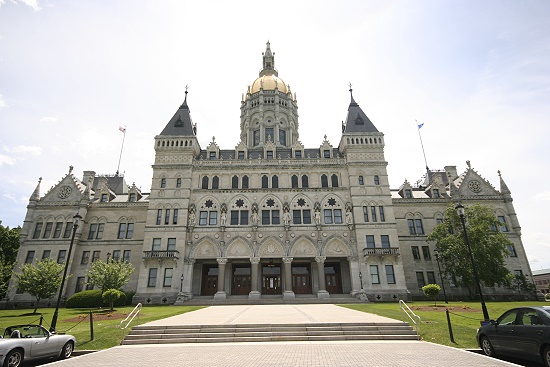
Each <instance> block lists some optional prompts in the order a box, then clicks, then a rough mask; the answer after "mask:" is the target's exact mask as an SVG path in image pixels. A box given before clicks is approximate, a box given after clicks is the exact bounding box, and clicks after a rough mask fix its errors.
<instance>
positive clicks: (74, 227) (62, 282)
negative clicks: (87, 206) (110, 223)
mask: <svg viewBox="0 0 550 367" xmlns="http://www.w3.org/2000/svg"><path fill="white" fill-rule="evenodd" d="M73 218H74V222H73V234H72V236H71V244H70V245H69V253H68V255H67V261H65V270H63V278H62V279H61V286H60V287H59V295H58V296H57V304H56V305H55V311H54V313H53V317H52V324H51V325H50V331H51V332H55V326H56V325H57V316H58V314H59V304H60V303H61V295H62V294H63V287H64V286H65V279H66V278H67V270H69V260H70V259H71V252H72V251H73V244H74V237H75V235H76V229H77V228H78V221H79V220H80V219H82V216H81V215H80V214H78V212H77V213H76V215H75V216H74V217H73Z"/></svg>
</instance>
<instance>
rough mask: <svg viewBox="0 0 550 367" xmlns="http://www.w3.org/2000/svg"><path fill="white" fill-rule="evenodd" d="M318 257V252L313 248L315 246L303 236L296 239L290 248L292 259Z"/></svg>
mask: <svg viewBox="0 0 550 367" xmlns="http://www.w3.org/2000/svg"><path fill="white" fill-rule="evenodd" d="M318 255H319V251H318V250H317V248H316V247H315V244H314V243H313V242H312V241H311V240H310V239H309V238H307V237H305V236H300V237H298V238H297V239H296V241H294V243H293V244H292V247H291V248H290V256H292V257H312V256H318Z"/></svg>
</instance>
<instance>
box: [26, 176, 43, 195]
mask: <svg viewBox="0 0 550 367" xmlns="http://www.w3.org/2000/svg"><path fill="white" fill-rule="evenodd" d="M41 182H42V177H40V178H38V185H36V188H35V189H34V191H33V193H32V195H31V197H30V199H29V201H38V200H40V183H41Z"/></svg>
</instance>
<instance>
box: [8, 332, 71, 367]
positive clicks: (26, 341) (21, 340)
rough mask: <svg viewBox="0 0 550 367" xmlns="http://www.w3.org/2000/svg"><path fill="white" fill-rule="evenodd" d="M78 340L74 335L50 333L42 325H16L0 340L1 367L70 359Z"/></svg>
mask: <svg viewBox="0 0 550 367" xmlns="http://www.w3.org/2000/svg"><path fill="white" fill-rule="evenodd" d="M75 345H76V339H75V338H74V336H72V335H58V334H52V333H50V332H49V331H48V330H47V329H46V328H44V327H43V326H41V325H31V324H27V325H15V326H10V327H8V328H6V330H5V331H4V336H3V337H2V338H0V366H2V367H19V366H20V365H21V363H22V362H23V361H25V362H27V361H30V360H34V359H41V358H52V357H54V358H59V359H65V358H69V357H70V356H71V354H72V353H73V349H74V346H75Z"/></svg>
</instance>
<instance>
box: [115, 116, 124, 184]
mask: <svg viewBox="0 0 550 367" xmlns="http://www.w3.org/2000/svg"><path fill="white" fill-rule="evenodd" d="M118 129H119V130H120V131H122V133H123V134H124V135H123V136H122V146H121V147H120V156H119V157H118V166H117V168H116V175H117V176H118V172H119V169H120V160H121V159H122V149H124V139H126V127H122V126H121V127H119V128H118Z"/></svg>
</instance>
